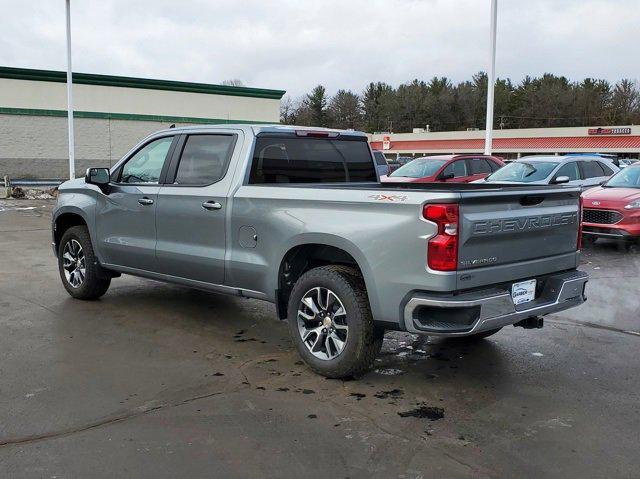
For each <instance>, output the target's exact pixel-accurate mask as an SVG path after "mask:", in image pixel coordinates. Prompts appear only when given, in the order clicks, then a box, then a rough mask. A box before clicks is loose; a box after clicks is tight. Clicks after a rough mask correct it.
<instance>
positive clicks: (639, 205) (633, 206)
mask: <svg viewBox="0 0 640 479" xmlns="http://www.w3.org/2000/svg"><path fill="white" fill-rule="evenodd" d="M624 209H625V210H637V209H640V200H633V201H632V202H631V203H629V204H628V205H627V206H625V207H624Z"/></svg>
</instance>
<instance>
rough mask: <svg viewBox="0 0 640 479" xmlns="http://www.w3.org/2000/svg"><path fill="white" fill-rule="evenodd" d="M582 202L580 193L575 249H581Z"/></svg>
mask: <svg viewBox="0 0 640 479" xmlns="http://www.w3.org/2000/svg"><path fill="white" fill-rule="evenodd" d="M582 204H583V199H582V195H580V206H579V208H578V244H577V249H582Z"/></svg>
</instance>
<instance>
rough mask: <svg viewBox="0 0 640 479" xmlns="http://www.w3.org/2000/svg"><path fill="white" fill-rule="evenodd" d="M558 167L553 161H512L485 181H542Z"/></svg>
mask: <svg viewBox="0 0 640 479" xmlns="http://www.w3.org/2000/svg"><path fill="white" fill-rule="evenodd" d="M556 166H558V163H555V162H553V161H531V162H526V161H514V162H512V163H509V164H508V165H506V166H504V167H502V168H500V169H499V170H498V171H496V172H495V173H494V174H492V175H489V176H487V178H486V181H516V182H519V183H520V182H521V183H531V182H534V181H542V180H544V179H545V178H546V177H547V176H549V175H550V174H551V172H552V171H553V170H554V169H555V167H556Z"/></svg>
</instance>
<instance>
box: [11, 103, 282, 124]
mask: <svg viewBox="0 0 640 479" xmlns="http://www.w3.org/2000/svg"><path fill="white" fill-rule="evenodd" d="M0 115H28V116H56V117H65V118H66V117H67V110H39V109H32V108H5V107H0ZM73 116H74V118H96V119H100V120H133V121H158V122H163V123H197V124H209V125H212V124H220V123H245V124H265V125H274V124H277V123H278V122H277V121H255V120H231V119H229V120H227V119H224V118H197V117H190V116H165V115H138V114H136V113H106V112H100V111H74V112H73Z"/></svg>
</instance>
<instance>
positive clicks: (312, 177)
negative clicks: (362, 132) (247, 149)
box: [249, 136, 378, 185]
mask: <svg viewBox="0 0 640 479" xmlns="http://www.w3.org/2000/svg"><path fill="white" fill-rule="evenodd" d="M377 181H378V179H377V175H376V169H375V167H374V163H373V160H372V158H371V150H370V149H369V144H368V143H367V139H366V138H364V137H363V138H359V137H356V138H346V137H344V138H308V137H306V138H297V137H271V136H259V137H257V138H256V146H255V150H254V154H253V163H252V164H251V172H250V174H249V183H250V184H252V185H261V184H273V183H344V182H377Z"/></svg>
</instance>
